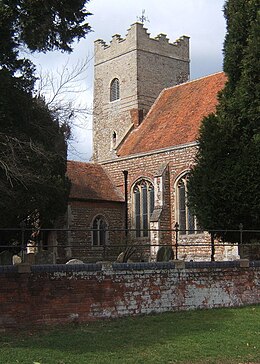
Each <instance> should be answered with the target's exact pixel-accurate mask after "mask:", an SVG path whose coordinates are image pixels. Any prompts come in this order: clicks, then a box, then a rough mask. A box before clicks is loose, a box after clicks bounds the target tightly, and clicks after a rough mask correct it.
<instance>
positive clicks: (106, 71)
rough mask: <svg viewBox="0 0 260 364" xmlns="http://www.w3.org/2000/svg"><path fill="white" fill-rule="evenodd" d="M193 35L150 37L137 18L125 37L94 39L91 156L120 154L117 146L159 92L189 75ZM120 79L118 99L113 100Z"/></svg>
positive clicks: (98, 158) (96, 158)
mask: <svg viewBox="0 0 260 364" xmlns="http://www.w3.org/2000/svg"><path fill="white" fill-rule="evenodd" d="M189 62H190V61H189V37H186V36H182V37H180V38H179V39H177V40H176V41H175V42H174V43H171V42H170V40H169V38H168V37H167V35H166V34H163V33H161V34H159V35H157V37H155V38H152V37H151V36H150V33H148V31H147V29H146V28H145V27H144V26H143V24H142V23H134V24H132V25H131V26H130V28H129V29H128V31H127V34H126V36H125V38H123V37H121V35H119V34H115V35H113V37H112V39H111V41H110V42H109V43H106V42H104V41H103V40H102V39H98V40H96V42H95V68H94V105H95V106H94V110H95V112H94V117H93V149H94V153H93V160H95V161H102V160H106V159H112V158H115V157H116V147H117V146H118V145H119V144H120V143H121V142H122V140H124V138H125V136H126V135H128V133H129V130H131V128H132V127H133V125H135V126H136V125H139V124H140V123H141V122H142V119H143V117H144V116H145V115H146V114H147V113H148V111H149V109H150V108H151V106H152V105H153V103H154V101H155V99H156V98H157V96H158V95H159V94H160V92H161V91H162V90H163V89H164V88H166V87H171V86H173V85H177V84H179V83H180V82H185V81H188V80H189V75H190V70H189ZM114 80H117V82H116V84H117V95H119V96H118V98H116V99H111V95H112V93H111V90H112V84H113V81H114Z"/></svg>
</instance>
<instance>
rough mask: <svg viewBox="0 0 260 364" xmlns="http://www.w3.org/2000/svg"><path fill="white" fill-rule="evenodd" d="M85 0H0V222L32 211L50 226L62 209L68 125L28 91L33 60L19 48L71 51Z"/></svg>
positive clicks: (13, 222)
mask: <svg viewBox="0 0 260 364" xmlns="http://www.w3.org/2000/svg"><path fill="white" fill-rule="evenodd" d="M87 2H88V1H85V0H84V1H83V0H55V1H54V0H35V1H31V0H2V1H1V2H0V36H1V42H0V196H1V198H0V227H11V226H19V223H20V222H21V221H22V220H23V219H25V218H26V217H27V216H28V215H29V214H31V213H32V212H34V211H38V212H39V214H40V219H41V225H42V224H43V225H45V226H51V224H52V223H53V222H54V220H55V218H57V216H59V215H60V214H62V213H64V211H65V209H66V203H67V197H68V192H69V183H68V180H67V178H66V176H65V173H66V161H67V141H66V136H67V135H68V134H69V133H68V126H67V124H66V122H65V124H64V123H63V125H61V124H60V121H59V115H56V114H54V113H53V112H51V111H50V110H49V109H48V107H47V106H46V104H45V102H44V99H43V98H41V97H35V96H34V84H35V77H34V65H33V64H32V63H31V62H30V61H29V60H28V59H26V58H24V57H22V54H26V53H25V52H24V50H26V52H34V51H43V52H46V51H51V50H54V49H57V50H61V51H67V52H71V51H72V43H73V41H74V40H75V39H80V38H81V37H84V36H85V35H86V34H87V33H88V32H89V31H90V26H89V25H88V23H87V22H86V18H87V17H88V15H90V14H89V12H88V11H87V10H86V9H85V5H86V3H87Z"/></svg>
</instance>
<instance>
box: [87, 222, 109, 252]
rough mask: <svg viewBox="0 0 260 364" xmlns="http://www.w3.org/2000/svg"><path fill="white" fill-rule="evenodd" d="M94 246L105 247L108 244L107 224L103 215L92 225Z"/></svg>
mask: <svg viewBox="0 0 260 364" xmlns="http://www.w3.org/2000/svg"><path fill="white" fill-rule="evenodd" d="M91 228H92V245H93V246H103V245H104V244H106V242H107V234H108V231H107V228H108V226H107V223H106V220H105V218H104V216H102V215H98V216H96V217H95V218H94V220H93V223H92V227H91Z"/></svg>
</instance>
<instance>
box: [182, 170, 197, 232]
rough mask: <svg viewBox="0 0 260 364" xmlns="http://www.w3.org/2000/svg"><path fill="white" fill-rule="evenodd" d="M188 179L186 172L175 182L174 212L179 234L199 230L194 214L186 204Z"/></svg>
mask: <svg viewBox="0 0 260 364" xmlns="http://www.w3.org/2000/svg"><path fill="white" fill-rule="evenodd" d="M188 179H189V174H188V173H186V174H185V175H184V176H182V177H181V178H180V179H179V180H178V182H177V194H176V206H177V209H176V212H177V222H178V224H179V230H180V234H181V235H185V234H196V233H200V232H201V230H200V229H199V226H198V223H197V219H196V216H195V215H193V214H192V213H191V211H190V209H189V207H188V205H187V193H188V188H187V184H188Z"/></svg>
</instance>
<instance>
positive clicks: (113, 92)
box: [110, 78, 120, 101]
mask: <svg viewBox="0 0 260 364" xmlns="http://www.w3.org/2000/svg"><path fill="white" fill-rule="evenodd" d="M119 98H120V87H119V79H118V78H114V79H113V80H112V82H111V84H110V101H116V100H119Z"/></svg>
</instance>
